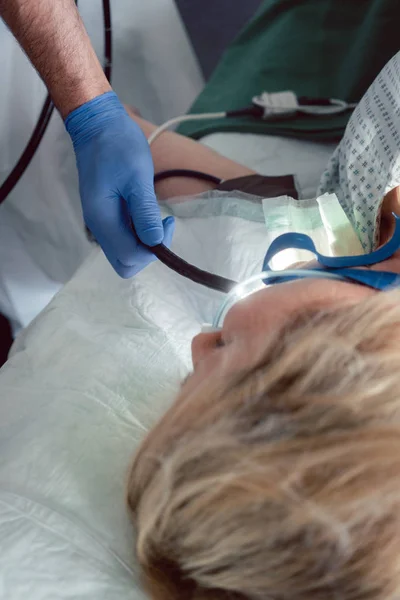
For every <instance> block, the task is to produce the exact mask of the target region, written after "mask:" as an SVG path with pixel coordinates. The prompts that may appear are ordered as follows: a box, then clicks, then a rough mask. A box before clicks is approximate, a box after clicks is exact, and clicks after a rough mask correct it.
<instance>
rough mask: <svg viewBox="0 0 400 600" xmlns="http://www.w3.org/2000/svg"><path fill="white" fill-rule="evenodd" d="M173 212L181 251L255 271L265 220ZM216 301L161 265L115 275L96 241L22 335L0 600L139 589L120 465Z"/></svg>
mask: <svg viewBox="0 0 400 600" xmlns="http://www.w3.org/2000/svg"><path fill="white" fill-rule="evenodd" d="M179 209H180V210H181V214H182V218H178V219H177V230H176V235H175V238H174V250H175V251H176V252H178V253H180V254H181V255H182V256H184V257H185V258H186V259H187V260H189V261H193V262H196V263H197V264H198V265H199V266H200V267H202V268H206V269H211V270H215V271H216V272H218V273H220V274H222V275H225V276H231V277H236V278H237V279H238V280H243V278H244V277H245V276H247V275H250V274H253V273H254V271H255V270H259V269H260V268H261V262H262V257H263V255H264V252H265V250H266V245H267V244H268V240H267V239H266V235H265V225H264V223H263V222H262V219H261V221H257V220H255V221H254V220H253V221H252V220H249V221H245V220H243V219H241V218H238V217H234V216H229V215H225V216H213V217H212V218H211V219H210V218H204V217H203V216H198V217H192V218H190V219H188V218H185V214H184V209H185V206H184V205H180V206H179ZM182 211H183V212H182ZM260 212H262V208H261V206H260V207H259V213H260ZM221 239H226V240H227V241H226V243H225V244H224V246H223V247H222V248H221V244H220V240H221ZM249 240H251V243H249ZM221 296H222V295H221V294H220V293H217V292H211V291H208V290H207V289H205V288H202V287H201V286H198V285H196V284H194V283H191V282H188V281H187V280H184V279H183V278H181V277H180V276H179V275H176V274H175V273H172V272H171V271H169V270H168V269H167V268H166V267H164V266H163V265H161V264H159V263H157V264H153V265H152V266H150V267H149V268H148V269H146V270H145V271H144V272H142V273H141V274H140V275H139V276H138V277H137V278H135V279H134V280H131V281H124V280H122V279H119V278H118V277H117V276H116V275H115V274H114V272H113V271H112V269H111V267H109V265H108V263H107V262H106V260H105V258H104V257H103V255H102V253H101V252H100V250H94V251H93V253H92V254H91V256H90V257H89V258H88V260H87V261H86V262H85V264H84V265H83V266H82V267H81V268H80V270H79V271H78V272H77V274H76V275H75V276H74V277H73V279H72V280H71V281H70V282H69V283H68V284H67V285H66V286H65V288H64V289H63V290H62V291H61V292H60V293H59V294H58V295H57V296H56V297H55V298H54V299H53V301H52V302H51V303H50V305H49V306H48V308H47V309H45V311H44V312H43V313H42V314H41V315H39V317H38V318H37V319H36V320H35V321H34V323H32V325H31V326H30V327H29V328H28V329H27V330H26V331H25V332H24V333H23V334H22V335H21V336H20V337H19V338H18V339H17V341H16V343H15V346H14V349H13V356H12V357H11V359H10V360H9V361H8V363H6V365H5V366H4V367H3V368H2V369H1V370H0V398H1V402H0V446H1V449H2V451H1V454H0V598H1V600H3V599H4V600H10V599H11V598H12V600H26V597H29V599H30V600H49V599H50V598H51V599H53V598H57V599H58V600H67V599H70V598H74V600H75V599H78V598H79V599H80V600H105V599H107V600H117V599H118V600H120V598H125V599H131V600H139V599H141V598H142V597H143V595H142V593H141V592H140V589H139V586H138V579H137V576H136V574H135V569H134V558H133V534H132V530H131V526H130V523H129V520H128V516H127V512H126V509H125V505H124V497H125V494H124V481H125V477H126V472H127V468H128V465H129V462H130V460H131V456H132V454H133V452H134V449H135V447H136V446H137V444H138V443H139V441H140V439H141V438H142V437H143V436H144V434H145V432H146V430H147V429H148V428H149V427H150V426H151V425H152V423H154V421H155V420H156V419H157V418H158V417H159V415H160V414H161V413H162V412H163V410H164V409H165V408H166V406H167V405H168V404H169V402H170V401H171V399H172V398H173V396H174V394H175V392H176V390H177V389H178V386H179V383H180V381H181V379H182V377H183V376H185V375H186V374H187V372H188V370H189V369H190V368H191V359H190V341H191V338H192V336H193V335H194V334H196V333H197V332H198V331H199V327H200V324H201V323H202V322H204V321H209V320H211V319H212V317H213V315H214V313H215V310H216V308H217V305H218V304H219V302H220V301H221Z"/></svg>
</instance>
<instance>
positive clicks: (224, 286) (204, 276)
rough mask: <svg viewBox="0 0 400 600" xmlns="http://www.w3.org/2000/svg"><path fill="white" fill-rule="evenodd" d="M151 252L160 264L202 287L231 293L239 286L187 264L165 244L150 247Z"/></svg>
mask: <svg viewBox="0 0 400 600" xmlns="http://www.w3.org/2000/svg"><path fill="white" fill-rule="evenodd" d="M148 249H149V250H150V252H152V253H153V254H154V256H156V257H157V258H158V260H159V261H160V262H162V263H163V264H164V265H165V266H167V267H169V268H170V269H172V270H173V271H175V273H179V275H182V277H186V279H190V280H191V281H194V282H195V283H199V284H200V285H204V286H205V287H207V288H209V289H212V290H216V291H217V292H225V293H228V292H230V291H231V290H232V289H233V288H234V287H235V285H237V282H236V281H233V280H232V279H226V278H225V277H221V276H220V275H214V274H213V273H209V272H208V271H203V269H199V268H198V267H195V266H194V265H191V264H190V263H188V262H186V260H183V258H181V257H180V256H177V255H176V254H174V253H173V252H172V251H171V250H169V248H167V247H166V246H164V244H158V245H157V246H151V247H150V246H148Z"/></svg>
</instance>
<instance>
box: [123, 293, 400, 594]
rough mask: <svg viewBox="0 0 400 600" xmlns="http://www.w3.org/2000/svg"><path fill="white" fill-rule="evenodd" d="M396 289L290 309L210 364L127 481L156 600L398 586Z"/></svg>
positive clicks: (399, 309) (399, 304) (379, 590)
mask: <svg viewBox="0 0 400 600" xmlns="http://www.w3.org/2000/svg"><path fill="white" fill-rule="evenodd" d="M399 326H400V293H399V292H390V293H382V294H376V295H374V296H373V297H372V298H369V299H367V300H366V301H363V302H362V303H361V304H358V305H354V306H347V307H344V308H339V309H331V310H327V311H325V312H323V313H319V314H314V315H310V314H309V315H303V317H302V318H296V319H295V320H293V321H292V322H291V323H290V324H289V325H287V326H286V327H285V329H284V331H282V330H281V331H275V332H271V333H270V334H269V335H265V334H263V335H264V339H263V340H262V343H261V346H262V347H261V346H260V348H261V349H260V352H259V353H258V355H257V356H255V357H254V364H253V366H252V368H250V369H246V370H241V371H239V372H237V373H236V374H235V375H234V376H232V375H231V376H230V377H228V376H227V375H226V374H224V372H221V373H219V374H216V373H214V374H213V375H212V376H211V377H209V378H208V380H207V381H206V380H205V381H204V382H203V384H202V385H200V386H199V387H198V388H197V389H196V390H195V391H193V392H192V393H191V394H190V395H189V396H185V393H184V390H183V392H182V394H181V396H180V397H179V398H178V400H177V401H176V402H175V403H174V405H173V406H172V407H171V408H170V410H169V411H168V412H167V413H166V415H165V416H164V418H163V419H162V420H161V421H160V422H159V424H158V425H157V426H156V427H155V428H154V429H153V430H152V431H151V433H150V434H149V435H148V436H147V438H146V439H145V441H144V443H143V444H142V446H141V448H140V450H139V452H138V454H137V456H136V459H135V462H134V465H133V469H132V471H131V474H130V479H129V491H128V502H129V506H130V509H131V510H132V513H133V517H134V522H135V524H136V527H137V547H136V550H137V556H138V560H139V563H140V565H141V567H142V570H143V574H144V581H145V584H146V587H147V589H148V591H149V592H150V595H151V597H152V598H154V599H156V600H192V599H193V600H194V599H195V600H211V599H212V600H228V599H229V600H243V599H251V600H310V599H318V600H363V599H365V600H366V599H374V600H375V599H376V600H378V599H379V600H390V599H391V598H394V597H396V598H398V597H399V596H400V327H399Z"/></svg>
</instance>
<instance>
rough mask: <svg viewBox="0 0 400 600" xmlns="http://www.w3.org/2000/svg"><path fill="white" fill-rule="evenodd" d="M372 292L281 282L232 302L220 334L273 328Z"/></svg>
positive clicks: (355, 287)
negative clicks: (308, 311)
mask: <svg viewBox="0 0 400 600" xmlns="http://www.w3.org/2000/svg"><path fill="white" fill-rule="evenodd" d="M375 293H376V292H375V291H374V290H372V289H369V288H367V287H365V286H362V285H358V284H354V283H347V282H343V281H332V280H328V279H326V280H323V279H314V280H313V279H307V280H302V281H293V282H290V283H281V284H277V285H274V286H271V287H268V288H266V289H263V290H259V291H257V292H255V293H254V294H251V295H250V296H248V297H247V298H245V299H244V300H242V301H240V302H238V303H236V304H235V305H234V306H233V307H232V308H231V309H230V311H229V312H228V314H227V316H226V317H225V321H224V327H223V329H224V333H225V334H226V335H228V336H229V335H231V336H234V335H235V334H240V335H243V333H246V332H247V333H248V334H253V335H254V334H257V333H258V332H262V331H265V328H268V329H269V328H276V327H279V326H281V325H283V323H284V322H285V321H286V320H287V319H288V318H289V317H293V316H295V315H296V314H297V313H299V312H302V311H304V310H307V309H309V310H318V309H323V308H327V307H330V306H334V305H336V304H337V305H340V304H343V303H349V304H353V303H355V302H358V301H360V300H362V299H363V298H366V297H368V296H370V295H372V294H375Z"/></svg>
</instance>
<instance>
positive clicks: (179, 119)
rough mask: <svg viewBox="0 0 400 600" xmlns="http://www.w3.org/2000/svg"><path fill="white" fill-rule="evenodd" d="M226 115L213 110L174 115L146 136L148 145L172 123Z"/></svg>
mask: <svg viewBox="0 0 400 600" xmlns="http://www.w3.org/2000/svg"><path fill="white" fill-rule="evenodd" d="M225 117H226V112H215V113H202V114H198V115H181V116H180V117H174V118H173V119H169V121H166V122H165V123H163V124H162V125H160V127H158V128H157V129H156V130H155V131H153V133H152V134H151V135H150V136H149V138H148V140H147V141H148V143H149V146H151V144H152V143H153V142H154V141H155V140H156V139H157V138H158V136H159V135H161V134H162V133H163V131H165V130H166V129H169V128H170V127H172V125H177V124H178V123H183V122H184V121H201V120H203V119H224V118H225Z"/></svg>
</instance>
